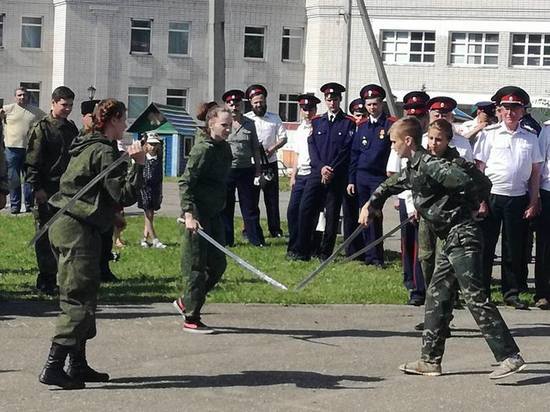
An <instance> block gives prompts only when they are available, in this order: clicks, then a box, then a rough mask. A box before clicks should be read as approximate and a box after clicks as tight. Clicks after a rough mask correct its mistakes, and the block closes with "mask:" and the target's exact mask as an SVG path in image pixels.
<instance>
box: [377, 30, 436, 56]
mask: <svg viewBox="0 0 550 412" xmlns="http://www.w3.org/2000/svg"><path fill="white" fill-rule="evenodd" d="M382 58H383V60H384V63H398V64H399V63H401V64H407V63H433V62H434V59H435V32H432V31H383V32H382Z"/></svg>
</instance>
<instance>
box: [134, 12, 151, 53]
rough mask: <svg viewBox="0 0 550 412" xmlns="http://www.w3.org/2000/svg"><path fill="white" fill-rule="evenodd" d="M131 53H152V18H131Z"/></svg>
mask: <svg viewBox="0 0 550 412" xmlns="http://www.w3.org/2000/svg"><path fill="white" fill-rule="evenodd" d="M131 22H132V32H131V35H130V53H138V54H139V53H143V54H151V26H152V20H138V19H131Z"/></svg>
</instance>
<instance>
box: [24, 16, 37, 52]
mask: <svg viewBox="0 0 550 412" xmlns="http://www.w3.org/2000/svg"><path fill="white" fill-rule="evenodd" d="M21 47H23V48H25V49H40V48H41V47H42V17H22V19H21Z"/></svg>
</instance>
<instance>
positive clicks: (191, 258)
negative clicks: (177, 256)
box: [181, 214, 227, 321]
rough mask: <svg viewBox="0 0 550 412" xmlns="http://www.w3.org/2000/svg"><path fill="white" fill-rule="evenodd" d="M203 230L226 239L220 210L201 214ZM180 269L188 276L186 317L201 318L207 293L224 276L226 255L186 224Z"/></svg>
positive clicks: (220, 238) (222, 241)
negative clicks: (188, 228)
mask: <svg viewBox="0 0 550 412" xmlns="http://www.w3.org/2000/svg"><path fill="white" fill-rule="evenodd" d="M199 222H200V224H201V226H202V227H203V229H204V231H205V232H206V233H207V234H209V235H210V236H211V237H212V238H213V239H215V240H216V241H217V242H218V243H221V244H222V245H223V244H224V243H225V227H224V225H223V220H222V217H221V215H220V214H218V215H216V216H212V217H200V216H199ZM182 230H183V239H182V253H181V271H182V274H183V277H184V278H185V280H186V286H185V289H184V294H183V296H182V298H183V303H184V304H185V317H186V319H188V320H190V321H197V320H200V312H201V308H202V306H203V305H204V302H205V301H206V295H207V293H208V292H210V291H211V290H212V289H213V288H214V286H216V284H217V283H218V282H219V280H220V279H221V277H222V275H223V272H224V271H225V268H226V266H227V260H226V258H225V255H224V254H223V253H222V252H221V251H219V250H218V249H216V247H215V246H213V245H211V244H210V243H209V242H208V241H206V240H205V239H204V238H203V237H201V236H200V235H199V234H198V233H195V234H193V233H191V232H189V231H188V230H186V229H185V227H183V229H182Z"/></svg>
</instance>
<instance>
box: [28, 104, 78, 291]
mask: <svg viewBox="0 0 550 412" xmlns="http://www.w3.org/2000/svg"><path fill="white" fill-rule="evenodd" d="M77 135H78V129H77V127H76V126H75V125H74V123H73V122H72V121H70V120H66V121H60V120H58V119H55V118H54V117H53V116H52V114H51V113H50V114H49V115H47V116H46V117H44V118H42V119H41V120H39V121H38V122H36V123H35V124H34V125H33V127H31V129H30V130H29V144H28V147H27V153H26V157H25V167H26V178H25V179H26V182H27V183H29V184H30V185H31V187H32V190H33V193H36V192H37V191H39V190H44V191H45V192H46V195H47V197H48V199H49V198H50V197H51V196H52V195H53V194H54V193H56V192H57V191H58V190H59V180H60V178H61V175H62V174H63V172H65V169H66V168H67V165H68V164H69V158H70V156H69V147H70V146H71V143H72V142H73V140H74V138H75V137H76V136H77ZM54 213H55V211H54V210H52V208H51V207H50V206H49V205H48V203H47V202H46V203H42V204H36V205H35V207H34V209H33V215H34V219H35V222H36V227H37V230H39V229H40V228H41V227H42V225H44V224H45V223H46V222H48V220H50V218H51V217H52V216H53V215H54ZM34 248H35V252H36V260H37V263H38V271H39V274H38V279H37V282H36V283H37V285H36V286H37V287H38V288H41V286H43V285H48V286H49V287H52V286H55V275H56V273H57V262H56V261H55V257H54V255H53V253H52V250H51V246H50V241H49V239H48V234H47V233H46V234H44V235H43V236H42V237H41V238H40V239H38V241H37V242H36V243H35V245H34Z"/></svg>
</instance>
